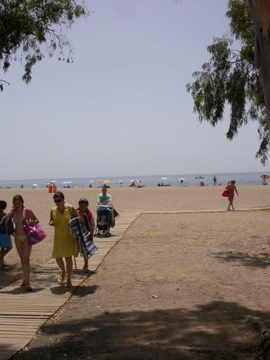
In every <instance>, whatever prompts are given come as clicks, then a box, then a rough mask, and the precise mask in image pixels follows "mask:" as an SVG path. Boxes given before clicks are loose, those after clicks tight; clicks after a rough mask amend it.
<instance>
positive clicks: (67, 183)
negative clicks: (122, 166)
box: [0, 172, 270, 189]
mask: <svg viewBox="0 0 270 360" xmlns="http://www.w3.org/2000/svg"><path fill="white" fill-rule="evenodd" d="M261 174H262V173H261V172H241V173H207V174H201V173H200V174H177V175H175V174H174V175H166V174H165V175H164V174H160V175H145V176H135V177H134V176H108V177H102V178H101V177H83V178H61V179H57V178H54V179H48V178H46V179H20V180H0V188H1V189H7V188H22V187H23V188H26V189H27V188H46V187H48V184H49V183H50V182H52V181H54V182H55V183H56V185H57V187H58V188H62V187H73V188H86V187H89V184H91V185H92V186H93V187H100V184H101V180H107V182H108V183H109V186H110V187H112V188H116V187H128V186H129V185H130V184H131V182H132V180H134V179H135V180H136V181H137V184H140V185H143V186H157V185H158V184H159V183H163V184H164V185H170V186H200V185H205V186H211V185H214V183H213V176H216V179H217V182H216V183H217V184H222V185H226V184H227V182H228V181H229V180H232V179H234V180H235V181H236V185H260V184H262V180H261V178H260V176H261ZM181 179H182V182H181V181H180V180H181ZM267 181H269V183H270V180H267Z"/></svg>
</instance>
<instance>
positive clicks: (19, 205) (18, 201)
mask: <svg viewBox="0 0 270 360" xmlns="http://www.w3.org/2000/svg"><path fill="white" fill-rule="evenodd" d="M12 202H13V208H12V210H11V212H10V213H9V214H8V217H9V218H11V217H13V221H14V224H15V234H14V238H15V245H16V249H17V251H18V254H19V256H20V259H21V264H22V270H23V275H24V281H23V282H22V284H21V286H24V287H25V290H26V291H32V290H33V288H32V287H31V285H30V254H31V250H32V246H31V245H29V243H28V239H27V235H26V233H25V231H24V230H23V225H24V224H30V225H32V226H34V225H36V224H38V223H39V220H38V219H37V217H36V216H35V214H34V213H33V211H32V210H30V209H28V211H27V217H25V209H24V200H23V197H22V196H21V195H15V196H14V197H13V201H12Z"/></svg>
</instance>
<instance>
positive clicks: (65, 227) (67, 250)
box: [52, 207, 78, 259]
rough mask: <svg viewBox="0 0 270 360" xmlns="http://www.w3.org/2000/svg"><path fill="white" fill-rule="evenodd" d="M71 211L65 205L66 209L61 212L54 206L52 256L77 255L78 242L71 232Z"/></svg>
mask: <svg viewBox="0 0 270 360" xmlns="http://www.w3.org/2000/svg"><path fill="white" fill-rule="evenodd" d="M69 211H70V212H71V207H70V210H68V208H67V207H65V211H64V213H63V214H61V213H60V212H59V211H58V210H57V207H54V208H52V215H53V219H54V221H55V228H54V246H53V253H52V258H53V259H55V258H58V257H70V256H73V255H75V256H76V255H77V252H78V250H77V244H76V241H75V240H74V239H73V236H72V235H71V232H70V227H69V223H68V222H69Z"/></svg>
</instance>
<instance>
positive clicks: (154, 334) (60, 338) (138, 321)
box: [12, 301, 270, 360]
mask: <svg viewBox="0 0 270 360" xmlns="http://www.w3.org/2000/svg"><path fill="white" fill-rule="evenodd" d="M82 306H83V305H82ZM250 316H259V317H261V318H264V319H269V317H270V313H259V312H255V311H254V310H251V309H248V308H244V307H241V306H239V305H238V304H237V303H232V302H222V301H220V302H211V303H208V304H202V305H198V306H197V307H196V308H195V309H194V310H192V311H190V310H189V311H187V310H185V309H169V310H166V309H164V310H154V311H149V312H145V311H134V312H115V313H108V312H106V313H102V314H100V315H99V316H91V314H82V315H81V318H80V319H79V320H72V319H68V318H67V319H66V320H61V321H58V322H57V323H54V322H53V321H50V322H48V323H47V324H45V325H44V326H43V327H42V328H41V330H40V335H38V336H37V338H36V339H34V340H33V341H32V342H31V343H30V347H29V348H28V350H27V351H23V352H21V353H18V354H17V355H15V356H14V357H13V358H12V359H17V360H19V359H20V360H21V359H28V360H29V359H31V360H32V359H37V358H39V357H40V354H41V353H42V354H44V359H45V358H46V359H76V360H78V359H144V360H145V359H177V360H179V359H183V360H185V359H188V360H190V359H196V360H197V359H198V360H202V359H203V360H209V359H223V360H225V359H227V360H233V359H243V360H244V359H245V360H248V359H254V356H255V354H256V351H257V350H258V348H259V344H260V334H259V332H258V331H257V330H255V329H254V328H253V326H252V324H251V322H250V320H249V317H250Z"/></svg>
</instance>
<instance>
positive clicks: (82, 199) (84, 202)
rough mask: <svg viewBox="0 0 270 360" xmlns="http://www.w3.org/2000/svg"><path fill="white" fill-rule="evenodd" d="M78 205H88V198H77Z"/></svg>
mask: <svg viewBox="0 0 270 360" xmlns="http://www.w3.org/2000/svg"><path fill="white" fill-rule="evenodd" d="M78 204H79V205H81V204H86V205H87V206H88V205H89V202H88V200H87V199H85V198H81V199H80V200H79V203H78Z"/></svg>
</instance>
